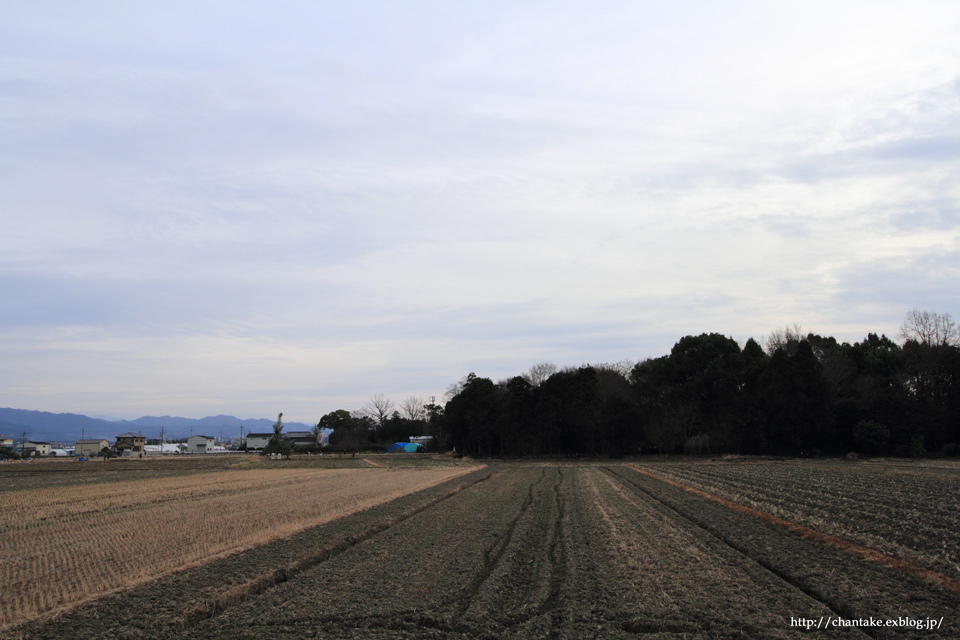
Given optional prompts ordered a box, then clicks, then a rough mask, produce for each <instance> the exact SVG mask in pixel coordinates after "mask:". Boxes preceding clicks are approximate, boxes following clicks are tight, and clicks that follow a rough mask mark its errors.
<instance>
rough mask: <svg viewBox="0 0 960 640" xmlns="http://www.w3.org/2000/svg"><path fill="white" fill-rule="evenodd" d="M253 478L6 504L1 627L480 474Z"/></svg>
mask: <svg viewBox="0 0 960 640" xmlns="http://www.w3.org/2000/svg"><path fill="white" fill-rule="evenodd" d="M471 470H472V469H471V468H462V467H461V468H451V467H435V468H429V469H337V470H316V469H255V470H247V471H221V472H215V473H203V474H197V475H191V476H176V477H172V478H155V479H149V480H138V481H129V482H111V483H105V484H95V485H86V486H82V487H81V486H70V487H57V488H49V489H36V490H24V491H12V492H5V493H3V494H2V495H0V548H2V549H3V550H4V553H3V554H2V556H0V629H2V628H5V627H8V626H11V625H14V624H18V623H20V622H23V621H26V620H30V619H33V618H35V617H37V616H40V615H42V614H44V613H46V612H50V611H54V610H57V609H59V608H63V607H65V606H69V605H73V604H75V603H78V602H80V601H83V600H86V599H89V598H91V597H95V596H97V595H100V594H102V593H105V592H109V591H114V590H117V589H122V588H126V587H129V586H132V585H134V584H138V583H141V582H143V581H146V580H150V579H152V578H155V577H158V576H160V575H163V574H166V573H169V572H171V571H176V570H178V569H182V568H184V567H188V566H193V565H197V564H201V563H203V562H206V561H209V560H211V559H213V558H214V557H217V556H220V555H224V554H228V553H233V552H236V551H239V550H241V549H247V548H250V547H253V546H256V545H259V544H263V543H265V542H268V541H270V540H274V539H277V538H280V537H284V536H289V535H292V534H293V533H296V532H297V531H300V530H302V529H305V528H307V527H311V526H315V525H319V524H322V523H324V522H328V521H330V520H334V519H336V518H339V517H342V516H344V515H347V514H349V513H353V512H356V511H359V510H362V509H366V508H369V507H371V506H374V505H377V504H381V503H384V502H387V501H389V500H393V499H394V498H397V497H399V496H402V495H404V494H407V493H411V492H413V491H417V490H420V489H423V488H426V487H429V486H433V485H435V484H438V483H440V482H442V481H444V480H447V479H449V478H452V477H454V476H457V475H461V474H463V473H466V472H469V471H471Z"/></svg>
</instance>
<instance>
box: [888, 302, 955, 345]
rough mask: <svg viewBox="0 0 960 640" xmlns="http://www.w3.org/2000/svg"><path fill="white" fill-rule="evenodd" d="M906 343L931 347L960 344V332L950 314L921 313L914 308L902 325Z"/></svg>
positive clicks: (901, 328)
mask: <svg viewBox="0 0 960 640" xmlns="http://www.w3.org/2000/svg"><path fill="white" fill-rule="evenodd" d="M900 338H902V339H903V341H904V342H906V341H908V340H915V341H916V342H919V343H920V344H925V345H927V346H931V347H938V346H942V345H957V344H960V330H958V328H957V323H955V322H954V321H953V318H951V317H950V314H949V313H936V312H934V311H921V310H920V309H917V308H916V307H914V308H913V309H910V311H908V312H907V317H906V318H905V319H904V321H903V324H902V325H900Z"/></svg>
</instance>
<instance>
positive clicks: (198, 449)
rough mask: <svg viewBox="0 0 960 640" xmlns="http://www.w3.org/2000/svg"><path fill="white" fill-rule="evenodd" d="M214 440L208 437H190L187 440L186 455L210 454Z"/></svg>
mask: <svg viewBox="0 0 960 640" xmlns="http://www.w3.org/2000/svg"><path fill="white" fill-rule="evenodd" d="M215 443H216V438H212V437H210V436H192V437H190V438H187V453H210V452H212V451H213V445H214V444H215Z"/></svg>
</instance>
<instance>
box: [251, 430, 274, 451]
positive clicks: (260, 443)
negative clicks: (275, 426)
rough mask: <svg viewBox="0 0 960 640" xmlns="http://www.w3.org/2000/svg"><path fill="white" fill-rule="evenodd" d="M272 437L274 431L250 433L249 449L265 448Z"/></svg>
mask: <svg viewBox="0 0 960 640" xmlns="http://www.w3.org/2000/svg"><path fill="white" fill-rule="evenodd" d="M272 437H273V434H272V433H248V434H247V449H263V448H264V447H266V446H267V443H268V442H270V438H272Z"/></svg>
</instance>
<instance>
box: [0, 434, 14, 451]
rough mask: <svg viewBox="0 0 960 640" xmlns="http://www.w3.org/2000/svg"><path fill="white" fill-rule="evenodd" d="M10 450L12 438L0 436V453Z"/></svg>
mask: <svg viewBox="0 0 960 640" xmlns="http://www.w3.org/2000/svg"><path fill="white" fill-rule="evenodd" d="M11 451H13V438H4V437H3V436H0V453H9V452H11Z"/></svg>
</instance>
